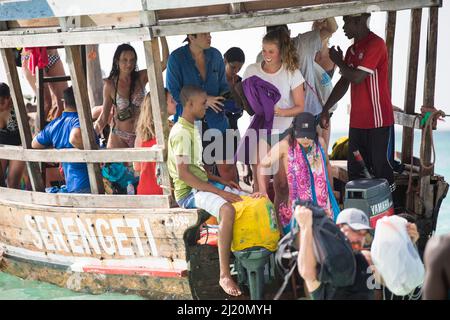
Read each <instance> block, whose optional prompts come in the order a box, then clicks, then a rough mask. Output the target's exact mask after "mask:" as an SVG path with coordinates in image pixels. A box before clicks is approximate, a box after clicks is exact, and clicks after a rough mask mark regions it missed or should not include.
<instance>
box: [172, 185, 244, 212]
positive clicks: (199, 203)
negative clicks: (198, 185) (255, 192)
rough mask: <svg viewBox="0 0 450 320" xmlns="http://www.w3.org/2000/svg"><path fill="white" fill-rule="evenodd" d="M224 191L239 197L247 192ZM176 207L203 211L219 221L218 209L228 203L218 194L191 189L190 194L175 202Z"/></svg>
mask: <svg viewBox="0 0 450 320" xmlns="http://www.w3.org/2000/svg"><path fill="white" fill-rule="evenodd" d="M223 190H224V191H227V192H231V193H234V194H237V195H240V196H246V195H248V193H247V192H244V191H240V190H238V189H234V188H230V187H225V189H223ZM177 202H178V205H179V206H180V207H182V208H185V209H196V208H197V209H203V210H205V211H206V212H208V213H209V214H211V215H213V216H214V217H216V218H217V219H219V218H220V217H219V213H220V208H221V207H222V206H223V205H224V204H225V203H227V202H228V201H227V200H225V199H224V198H222V197H221V196H219V195H218V194H215V193H212V192H205V191H197V190H195V189H192V190H191V192H190V193H189V194H188V195H187V196H186V197H184V198H183V199H180V200H178V201H177Z"/></svg>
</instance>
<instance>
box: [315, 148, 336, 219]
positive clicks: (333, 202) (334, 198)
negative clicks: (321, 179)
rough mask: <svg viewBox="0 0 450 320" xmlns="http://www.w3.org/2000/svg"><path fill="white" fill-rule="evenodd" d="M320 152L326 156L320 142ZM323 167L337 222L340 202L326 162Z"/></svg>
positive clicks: (323, 157)
mask: <svg viewBox="0 0 450 320" xmlns="http://www.w3.org/2000/svg"><path fill="white" fill-rule="evenodd" d="M319 149H320V152H321V153H322V159H326V158H325V152H324V151H323V148H322V146H321V145H320V144H319ZM323 167H324V168H325V180H326V181H327V188H328V198H329V199H330V203H331V208H332V209H333V220H334V222H336V219H337V216H338V215H339V213H340V212H341V209H340V208H339V204H338V202H337V200H336V197H335V196H334V193H333V191H332V190H333V189H332V188H331V184H330V180H329V179H328V169H327V165H326V163H324V165H323Z"/></svg>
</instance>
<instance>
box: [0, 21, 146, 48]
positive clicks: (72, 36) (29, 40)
mask: <svg viewBox="0 0 450 320" xmlns="http://www.w3.org/2000/svg"><path fill="white" fill-rule="evenodd" d="M146 40H150V30H149V29H148V28H143V27H136V28H121V29H115V28H114V27H113V26H110V27H99V28H83V30H79V31H78V30H77V31H66V32H62V31H61V28H50V29H49V30H45V32H44V31H43V30H33V29H27V30H22V31H7V32H1V33H0V47H1V48H16V47H18V48H22V47H45V46H61V45H63V46H67V45H81V44H98V43H118V42H119V43H120V42H132V41H146Z"/></svg>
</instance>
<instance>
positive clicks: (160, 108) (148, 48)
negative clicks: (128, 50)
mask: <svg viewBox="0 0 450 320" xmlns="http://www.w3.org/2000/svg"><path fill="white" fill-rule="evenodd" d="M144 50H145V59H146V62H147V73H148V82H149V84H150V97H151V102H152V113H153V123H154V125H155V132H156V141H157V143H158V145H159V146H161V147H163V148H164V150H165V151H164V162H162V163H160V166H161V178H162V186H164V189H163V190H164V193H165V194H170V178H169V171H168V169H167V164H166V160H167V140H166V139H167V137H168V136H169V128H168V125H167V102H166V93H165V91H164V84H163V83H164V82H163V76H162V66H161V56H160V52H159V41H158V38H153V39H152V40H151V41H145V42H144Z"/></svg>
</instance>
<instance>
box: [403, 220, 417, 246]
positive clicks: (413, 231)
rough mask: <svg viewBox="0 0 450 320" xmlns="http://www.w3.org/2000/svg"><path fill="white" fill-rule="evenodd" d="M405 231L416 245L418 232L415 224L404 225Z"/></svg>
mask: <svg viewBox="0 0 450 320" xmlns="http://www.w3.org/2000/svg"><path fill="white" fill-rule="evenodd" d="M406 231H407V232H408V235H409V237H410V238H411V240H412V242H413V243H416V242H417V240H419V237H420V236H419V231H417V225H416V224H415V223H410V222H408V223H407V224H406Z"/></svg>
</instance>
